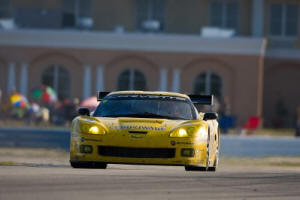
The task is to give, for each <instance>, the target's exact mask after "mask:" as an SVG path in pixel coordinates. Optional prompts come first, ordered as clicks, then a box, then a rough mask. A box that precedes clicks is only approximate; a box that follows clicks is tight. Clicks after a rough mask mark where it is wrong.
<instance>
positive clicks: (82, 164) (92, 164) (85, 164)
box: [70, 161, 107, 169]
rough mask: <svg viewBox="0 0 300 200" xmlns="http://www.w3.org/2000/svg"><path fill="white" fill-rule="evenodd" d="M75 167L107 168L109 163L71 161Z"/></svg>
mask: <svg viewBox="0 0 300 200" xmlns="http://www.w3.org/2000/svg"><path fill="white" fill-rule="evenodd" d="M70 164H71V166H72V167H73V168H85V169H106V168H107V164H106V163H102V162H73V161H70Z"/></svg>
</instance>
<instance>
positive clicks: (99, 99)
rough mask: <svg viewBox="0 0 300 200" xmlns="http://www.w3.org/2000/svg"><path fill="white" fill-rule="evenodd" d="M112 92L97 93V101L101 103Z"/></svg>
mask: <svg viewBox="0 0 300 200" xmlns="http://www.w3.org/2000/svg"><path fill="white" fill-rule="evenodd" d="M109 93H110V92H97V101H101V100H102V99H104V97H106V96H107V95H108V94H109Z"/></svg>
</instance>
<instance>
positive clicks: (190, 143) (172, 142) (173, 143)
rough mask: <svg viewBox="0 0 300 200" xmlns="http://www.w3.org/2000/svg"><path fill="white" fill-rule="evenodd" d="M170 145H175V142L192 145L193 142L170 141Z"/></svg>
mask: <svg viewBox="0 0 300 200" xmlns="http://www.w3.org/2000/svg"><path fill="white" fill-rule="evenodd" d="M170 143H171V145H172V146H174V145H176V144H185V145H194V143H193V142H176V141H173V140H172V141H171V142H170Z"/></svg>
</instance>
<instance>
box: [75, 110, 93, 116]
mask: <svg viewBox="0 0 300 200" xmlns="http://www.w3.org/2000/svg"><path fill="white" fill-rule="evenodd" d="M78 114H79V115H86V116H90V110H89V109H88V108H79V109H78Z"/></svg>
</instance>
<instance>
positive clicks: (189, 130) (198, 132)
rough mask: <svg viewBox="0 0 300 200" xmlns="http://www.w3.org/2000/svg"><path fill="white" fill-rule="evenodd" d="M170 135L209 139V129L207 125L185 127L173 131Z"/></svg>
mask: <svg viewBox="0 0 300 200" xmlns="http://www.w3.org/2000/svg"><path fill="white" fill-rule="evenodd" d="M170 137H177V138H186V137H196V138H198V139H207V131H206V128H205V127H201V126H200V127H184V128H179V129H176V130H174V131H173V132H171V134H170Z"/></svg>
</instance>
